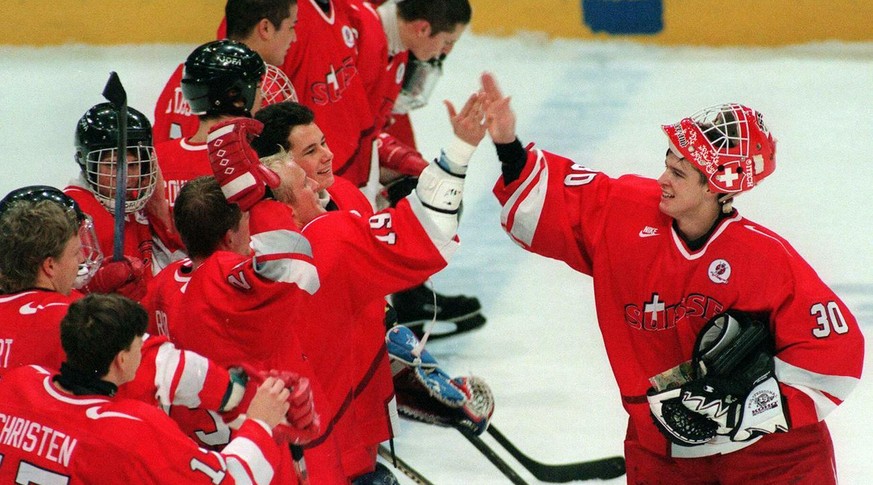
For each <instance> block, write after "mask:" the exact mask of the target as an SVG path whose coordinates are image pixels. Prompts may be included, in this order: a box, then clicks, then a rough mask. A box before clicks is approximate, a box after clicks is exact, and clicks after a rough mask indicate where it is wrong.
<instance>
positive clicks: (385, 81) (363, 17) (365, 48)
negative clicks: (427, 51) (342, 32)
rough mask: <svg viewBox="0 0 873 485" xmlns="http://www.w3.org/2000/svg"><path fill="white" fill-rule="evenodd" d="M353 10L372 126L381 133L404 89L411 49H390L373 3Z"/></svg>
mask: <svg viewBox="0 0 873 485" xmlns="http://www.w3.org/2000/svg"><path fill="white" fill-rule="evenodd" d="M351 8H352V9H353V11H354V12H355V13H356V15H355V16H353V22H355V24H356V25H355V27H356V28H357V30H358V32H359V38H358V59H359V60H358V69H359V73H360V76H361V80H362V81H363V83H364V88H365V89H366V91H367V98H368V99H369V101H370V111H371V112H372V114H373V119H374V121H373V126H374V127H375V129H376V131H382V130H383V129H385V128H386V127H387V125H388V120H389V118H390V117H391V110H392V109H393V108H394V102H395V101H397V95H398V94H400V89H401V88H402V87H403V74H404V73H405V72H406V63H407V61H408V60H409V50H406V49H402V50H401V49H400V48H399V46H395V49H391V48H389V45H388V37H387V36H386V35H385V30H384V28H383V27H382V20H381V18H380V16H379V12H378V11H377V10H376V9H375V8H374V7H373V5H372V4H370V3H369V2H358V1H353V2H352V4H351Z"/></svg>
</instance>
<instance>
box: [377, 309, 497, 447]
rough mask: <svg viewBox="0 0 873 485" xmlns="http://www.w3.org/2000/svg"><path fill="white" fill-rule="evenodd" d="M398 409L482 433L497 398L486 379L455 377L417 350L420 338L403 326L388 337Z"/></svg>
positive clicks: (407, 414) (417, 417)
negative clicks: (418, 354) (418, 355)
mask: <svg viewBox="0 0 873 485" xmlns="http://www.w3.org/2000/svg"><path fill="white" fill-rule="evenodd" d="M385 340H386V344H387V348H388V357H389V359H390V361H391V373H392V375H393V377H394V390H395V393H396V395H397V410H398V411H399V412H400V414H401V415H402V416H404V417H406V418H409V419H413V420H416V421H422V422H425V423H429V424H436V425H439V426H447V427H462V428H466V429H469V430H471V431H473V432H474V433H476V434H482V433H483V432H484V431H485V430H486V429H488V422H489V420H490V419H491V414H492V413H493V412H494V395H493V394H492V393H491V388H489V387H488V384H486V383H485V381H484V380H482V379H480V378H478V377H475V376H470V377H455V378H452V377H450V376H449V375H448V374H446V373H445V372H444V371H443V370H442V369H440V368H439V364H437V362H436V359H434V358H433V356H431V355H430V353H429V352H428V351H427V350H424V349H422V351H421V356H420V357H416V356H415V355H414V354H413V349H415V347H416V346H417V345H418V343H419V342H418V338H416V336H415V335H414V334H413V333H412V331H411V330H409V329H408V328H406V327H404V326H402V325H399V326H396V327H394V328H392V329H391V330H389V331H388V334H387V335H386V337H385Z"/></svg>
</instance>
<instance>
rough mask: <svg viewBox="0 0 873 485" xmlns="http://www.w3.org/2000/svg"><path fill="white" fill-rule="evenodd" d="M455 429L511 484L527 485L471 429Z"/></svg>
mask: <svg viewBox="0 0 873 485" xmlns="http://www.w3.org/2000/svg"><path fill="white" fill-rule="evenodd" d="M455 429H457V430H458V431H460V432H461V434H462V435H464V438H467V441H469V442H470V443H472V444H473V446H475V447H476V449H477V450H479V452H481V453H482V454H483V455H485V458H488V461H490V462H491V463H492V464H493V465H494V466H496V467H497V469H498V470H500V472H501V473H503V475H505V476H506V478H508V479H509V481H510V482H512V483H515V484H516V485H527V482H525V481H524V480H523V479H522V478H521V477H520V476H519V475H518V473H516V472H515V470H513V469H512V468H511V467H510V466H509V465H507V464H506V462H505V461H503V458H500V456H498V455H497V453H495V452H494V450H492V449H491V447H490V446H488V445H487V444H486V443H485V442H484V441H482V438H480V437H479V436H477V435H476V434H475V433H473V432H472V431H470V430H469V429H466V428H461V427H458V428H455Z"/></svg>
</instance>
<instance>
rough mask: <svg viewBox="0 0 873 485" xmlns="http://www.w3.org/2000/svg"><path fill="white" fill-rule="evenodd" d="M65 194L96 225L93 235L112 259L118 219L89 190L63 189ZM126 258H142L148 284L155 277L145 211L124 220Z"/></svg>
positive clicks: (149, 231)
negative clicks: (116, 220) (153, 275)
mask: <svg viewBox="0 0 873 485" xmlns="http://www.w3.org/2000/svg"><path fill="white" fill-rule="evenodd" d="M64 193H65V194H67V195H68V196H70V197H72V198H73V200H75V201H76V203H78V204H79V207H80V208H81V209H82V212H84V213H86V214H88V215H89V216H91V219H93V221H94V232H95V233H96V234H97V240H98V242H99V243H100V249H101V250H102V251H103V254H105V255H107V256H111V255H112V248H113V244H114V243H115V217H114V216H113V215H112V214H110V213H109V211H108V210H106V207H104V206H103V204H101V203H100V201H99V200H97V197H94V194H93V193H91V191H90V190H88V189H86V188H84V187H80V186H78V185H70V186H67V187H66V188H64ZM124 220H125V224H124V255H125V256H131V257H135V258H139V259H141V260H142V264H143V269H144V271H143V274H144V278H145V280H146V281H148V280H150V279H151V277H152V271H153V269H152V257H153V252H154V251H153V246H154V243H153V242H152V232H151V229H150V228H149V221H148V218H147V217H146V215H145V212H144V211H141V210H140V211H136V212H134V213H132V214H125V216H124Z"/></svg>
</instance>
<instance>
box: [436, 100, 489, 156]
mask: <svg viewBox="0 0 873 485" xmlns="http://www.w3.org/2000/svg"><path fill="white" fill-rule="evenodd" d="M443 103H444V104H445V105H446V109H447V110H448V112H449V121H450V122H451V123H452V130H453V131H454V132H455V136H457V137H458V138H460V139H461V140H463V141H465V142H466V143H469V144H470V145H473V146H476V145H478V144H479V142H480V141H482V138H484V137H485V131H486V128H487V123H486V121H487V120H486V119H485V95H484V93H481V92H478V93H473V94H471V95H470V97H469V98H468V99H467V102H466V103H464V106H463V107H462V108H461V111H460V112H457V111H456V110H455V105H453V104H452V102H451V101H449V100H445V101H443Z"/></svg>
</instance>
